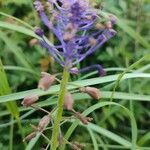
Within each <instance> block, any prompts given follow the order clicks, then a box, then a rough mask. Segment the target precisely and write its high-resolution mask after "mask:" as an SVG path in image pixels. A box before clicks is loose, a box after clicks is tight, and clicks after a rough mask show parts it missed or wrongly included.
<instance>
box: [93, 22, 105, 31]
mask: <svg viewBox="0 0 150 150" xmlns="http://www.w3.org/2000/svg"><path fill="white" fill-rule="evenodd" d="M95 28H96V29H99V30H100V29H104V28H105V26H104V25H103V24H101V23H96V25H95Z"/></svg>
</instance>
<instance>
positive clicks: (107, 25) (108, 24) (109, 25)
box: [106, 21, 112, 29]
mask: <svg viewBox="0 0 150 150" xmlns="http://www.w3.org/2000/svg"><path fill="white" fill-rule="evenodd" d="M106 28H108V29H112V23H111V21H107V22H106Z"/></svg>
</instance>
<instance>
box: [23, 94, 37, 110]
mask: <svg viewBox="0 0 150 150" xmlns="http://www.w3.org/2000/svg"><path fill="white" fill-rule="evenodd" d="M38 99H39V97H38V96H37V95H30V96H26V97H25V98H24V99H23V101H22V103H21V104H22V105H23V106H26V107H29V106H31V105H32V104H34V103H35V102H36V101H37V100H38Z"/></svg>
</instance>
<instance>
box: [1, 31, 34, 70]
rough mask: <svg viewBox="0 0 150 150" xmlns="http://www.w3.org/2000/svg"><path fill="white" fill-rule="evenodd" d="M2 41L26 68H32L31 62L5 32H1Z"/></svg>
mask: <svg viewBox="0 0 150 150" xmlns="http://www.w3.org/2000/svg"><path fill="white" fill-rule="evenodd" d="M0 39H2V40H3V41H4V42H5V44H6V45H7V47H8V48H9V50H10V51H11V52H12V53H13V54H14V55H15V56H16V58H17V59H18V61H19V62H20V63H21V64H22V65H23V66H24V67H26V68H30V69H31V68H32V67H31V64H30V63H29V60H27V58H26V57H25V55H24V53H23V52H22V51H21V50H20V49H19V47H18V46H17V45H15V44H14V43H13V41H12V40H10V39H9V38H8V37H7V36H6V34H5V33H4V32H0Z"/></svg>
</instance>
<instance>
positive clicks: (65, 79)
mask: <svg viewBox="0 0 150 150" xmlns="http://www.w3.org/2000/svg"><path fill="white" fill-rule="evenodd" d="M68 79H69V71H68V69H67V68H66V67H65V68H64V71H63V77H62V81H61V85H60V93H59V98H58V102H57V112H56V116H55V119H54V125H53V131H52V140H51V150H56V149H57V147H58V135H59V126H60V121H61V119H62V113H63V104H64V97H65V92H66V88H67V82H68Z"/></svg>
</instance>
